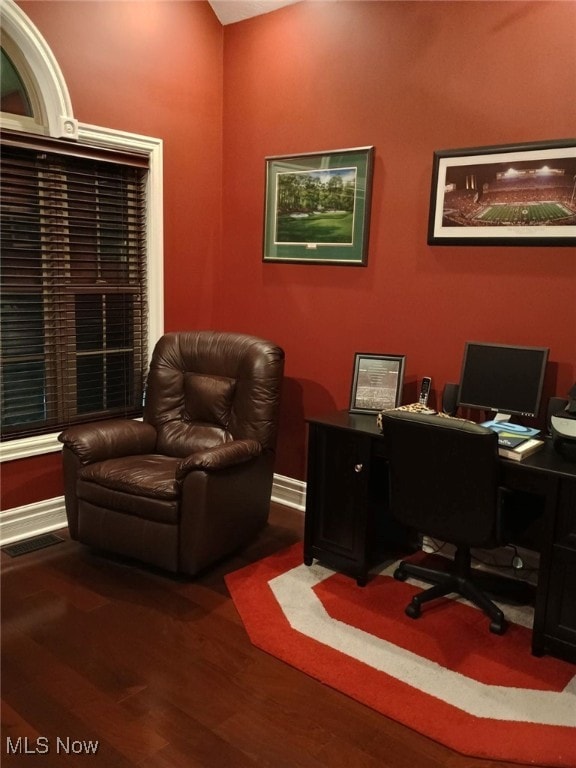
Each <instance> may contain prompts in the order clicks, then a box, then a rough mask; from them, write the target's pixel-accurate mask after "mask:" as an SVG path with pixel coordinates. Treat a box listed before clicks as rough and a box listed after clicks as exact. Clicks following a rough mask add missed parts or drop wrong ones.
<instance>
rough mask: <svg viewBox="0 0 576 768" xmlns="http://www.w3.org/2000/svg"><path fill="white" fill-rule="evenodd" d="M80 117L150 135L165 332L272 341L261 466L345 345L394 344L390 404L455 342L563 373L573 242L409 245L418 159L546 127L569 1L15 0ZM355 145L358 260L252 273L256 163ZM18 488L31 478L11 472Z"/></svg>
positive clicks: (559, 125)
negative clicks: (362, 190)
mask: <svg viewBox="0 0 576 768" xmlns="http://www.w3.org/2000/svg"><path fill="white" fill-rule="evenodd" d="M18 4H19V5H20V7H21V8H22V9H23V10H24V12H25V13H27V14H28V16H29V17H30V18H31V19H32V21H33V22H34V23H35V24H36V25H37V27H38V28H39V30H40V32H41V33H42V35H43V36H44V37H45V39H46V40H47V42H48V44H49V45H50V47H51V49H52V51H53V53H54V55H55V56H56V59H57V61H58V63H59V65H60V67H61V69H62V71H63V74H64V77H65V79H66V82H67V84H68V88H69V90H70V96H71V100H72V104H73V106H74V113H75V116H76V117H77V118H78V119H79V120H81V121H83V122H86V123H91V124H95V125H102V126H109V127H113V128H117V129H120V130H125V131H132V132H135V133H142V134H148V135H152V136H158V137H160V138H162V139H163V140H164V166H165V179H164V183H165V188H164V194H165V221H164V227H165V326H166V329H167V330H173V329H178V328H190V327H200V326H204V327H208V326H210V327H218V328H223V329H233V330H240V331H247V332H251V333H257V334H260V335H265V336H269V337H271V338H273V339H275V340H277V341H278V342H279V343H281V344H282V345H283V346H284V347H285V349H286V353H287V364H286V374H287V378H286V384H285V391H284V399H283V411H282V425H281V433H280V441H279V459H278V465H277V471H278V472H280V473H281V474H285V475H288V476H291V477H295V478H304V477H305V445H306V442H305V436H306V431H305V421H304V417H305V416H307V415H312V414H314V413H317V412H320V411H323V410H329V409H331V408H334V407H338V408H345V407H346V406H347V404H348V397H349V391H350V379H351V372H352V360H353V356H354V352H357V351H363V352H384V353H386V352H389V353H403V354H406V355H407V381H408V386H407V388H406V397H407V398H410V397H411V396H413V395H414V392H415V388H414V387H415V385H414V386H413V387H412V389H410V382H415V380H416V379H419V378H420V377H421V376H423V375H431V376H432V377H433V379H434V387H435V388H436V389H437V390H441V388H442V386H443V384H444V382H446V381H454V380H455V379H456V378H457V377H458V372H459V366H460V359H461V354H462V348H463V343H464V340H465V339H467V338H475V339H481V340H494V341H501V342H510V343H527V344H528V343H529V344H546V345H549V346H550V348H551V359H552V361H553V362H554V363H556V366H552V372H553V373H554V376H555V379H556V381H555V382H553V381H551V382H549V383H548V390H549V392H548V394H552V393H553V392H557V393H558V394H563V393H565V392H566V390H567V389H568V387H569V386H570V385H571V384H572V383H573V382H574V380H575V379H576V372H575V362H576V301H575V299H576V254H575V253H574V251H573V249H567V248H564V249H561V248H526V247H522V248H521V247H512V248H496V247H466V248H461V247H455V246H452V247H430V246H427V245H426V227H427V217H428V199H429V187H430V171H431V160H432V152H433V150H434V149H442V148H452V147H469V146H478V145H491V144H503V143H511V142H517V141H533V140H534V141H536V140H545V139H551V138H564V137H567V136H570V135H573V133H574V126H575V125H576V102H575V100H574V88H575V85H576V54H575V51H574V44H573V42H574V31H575V29H576V5H575V4H573V3H570V2H550V3H547V2H490V3H487V2H473V1H468V0H463V1H462V2H435V1H434V0H427V2H389V1H387V2H319V1H315V2H302V3H298V4H296V5H294V6H290V7H287V8H284V9H281V10H279V11H276V12H274V13H269V14H266V15H264V16H260V17H257V18H255V19H249V20H247V21H244V22H241V23H239V24H235V25H230V26H227V27H225V28H224V29H222V27H221V26H220V24H219V22H218V21H217V19H216V18H215V17H214V15H213V13H212V10H211V9H210V7H209V6H208V4H207V3H205V2H180V1H176V0H175V1H174V2H170V1H166V0H164V1H162V0H160V1H159V2H152V1H151V0H145V1H143V2H137V1H134V2H130V3H126V2H122V1H120V2H114V1H113V0H107V1H106V2H100V1H99V0H94V2H79V1H78V0H77V1H76V2H73V3H72V2H53V1H52V0H44V1H43V2H24V1H21V2H19V3H18ZM369 144H370V145H374V146H375V152H376V155H375V172H374V188H373V202H372V217H371V237H370V247H369V257H368V266H367V267H366V268H357V267H332V266H305V265H295V264H291V265H282V264H263V263H262V261H261V251H262V246H261V243H262V223H263V205H264V158H265V157H266V156H269V155H276V154H289V153H294V154H300V153H302V152H308V151H322V150H330V149H338V148H344V147H355V146H364V145H369ZM30 478H32V480H33V482H30ZM2 486H3V493H4V499H3V503H2V506H3V507H4V508H8V507H13V506H18V505H20V504H26V503H31V502H33V501H36V500H40V499H43V498H50V497H52V496H56V495H59V494H60V493H61V482H60V477H59V461H58V457H57V455H52V456H49V457H47V458H46V459H29V460H21V461H16V462H11V463H9V464H5V465H4V467H3V483H2Z"/></svg>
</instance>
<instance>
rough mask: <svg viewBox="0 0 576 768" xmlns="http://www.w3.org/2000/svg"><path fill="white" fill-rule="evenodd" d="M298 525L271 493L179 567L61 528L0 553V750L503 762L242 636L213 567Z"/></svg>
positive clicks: (286, 761)
mask: <svg viewBox="0 0 576 768" xmlns="http://www.w3.org/2000/svg"><path fill="white" fill-rule="evenodd" d="M302 527H303V516H302V515H301V514H300V513H298V512H296V511H294V510H291V509H289V508H286V507H282V506H279V505H274V504H273V505H272V509H271V515H270V524H269V526H268V527H267V529H266V530H265V531H264V532H263V533H262V535H261V536H260V538H259V539H258V540H257V541H255V542H254V543H253V545H251V546H250V547H248V548H247V549H246V550H244V551H243V552H241V553H240V554H238V555H237V556H236V557H233V558H230V559H228V560H227V561H226V562H225V563H222V564H221V565H220V566H219V567H217V568H214V569H212V570H210V572H209V573H206V574H204V575H203V576H201V577H200V578H198V579H195V580H193V581H191V580H186V579H181V578H174V577H172V576H169V575H166V574H165V573H161V572H158V571H154V570H151V569H147V568H144V567H139V566H136V565H135V564H134V563H128V562H126V561H122V560H120V559H116V558H112V557H110V556H105V555H102V554H99V553H95V552H92V551H91V550H89V549H88V548H86V547H84V546H82V545H80V544H77V543H76V542H72V541H70V540H69V539H68V538H67V535H66V532H59V533H60V534H61V535H63V536H65V537H66V541H65V542H64V543H61V544H57V545H55V546H52V547H48V548H46V549H43V550H39V551H37V552H32V553H29V554H27V555H23V556H21V557H17V558H10V557H9V556H8V555H7V554H5V553H2V554H1V560H0V563H1V567H2V743H1V751H0V762H1V764H2V766H5V768H12V766H15V767H17V768H26V766H36V765H37V766H42V768H52V767H54V768H66V766H70V768H84V766H92V767H93V768H96V766H99V767H101V768H130V767H131V768H134V766H138V767H139V768H195V767H196V766H198V767H199V768H200V767H201V768H252V767H253V766H270V768H300V767H302V768H321V767H322V766H328V767H329V768H496V766H498V767H499V768H504V766H510V768H511V764H509V763H497V762H491V761H486V760H478V759H473V758H469V757H464V756H462V755H459V754H456V753H454V752H452V751H450V750H448V749H446V748H445V747H443V746H441V745H440V744H437V743H436V742H434V741H431V740H429V739H427V738H425V737H423V736H420V735H419V734H417V733H415V732H413V731H411V730H410V729H408V728H405V727H404V726H401V725H399V724H398V723H395V722H394V721H392V720H388V719H386V718H385V717H382V716H381V715H379V714H377V713H376V712H374V711H372V710H371V709H369V708H367V707H365V706H363V705H362V704H359V703H358V702H356V701H354V700H352V699H350V698H348V697H347V696H344V695H343V694H340V693H338V692H337V691H334V690H332V689H330V688H328V687H326V686H324V685H322V684H321V683H319V682H316V681H315V680H313V679H311V678H310V677H307V676H306V675H304V674H302V673H301V672H298V671H297V670H294V669H292V668H291V667H289V666H288V665H286V664H284V663H283V662H281V661H278V660H277V659H275V658H273V657H271V656H269V655H268V654H266V653H264V652H262V651H260V650H258V649H257V648H254V647H253V646H252V645H251V643H250V641H249V639H248V637H247V635H246V632H245V630H244V628H243V625H242V623H241V621H240V619H239V617H238V614H237V613H236V609H235V608H234V605H233V603H232V601H231V599H230V597H229V595H228V592H227V589H226V586H225V584H224V579H223V576H224V574H225V573H227V572H230V571H233V570H236V569H238V568H240V567H242V566H243V565H245V564H247V563H249V562H253V561H255V560H257V559H259V558H261V557H264V556H265V555H268V554H271V553H272V552H274V551H276V550H279V549H281V548H283V547H285V546H287V545H289V544H291V543H293V542H295V541H298V540H299V539H301V537H302ZM95 742H98V747H97V751H96V752H95V753H92V751H91V750H92V749H94V747H95V746H96V745H95ZM34 750H36V751H34ZM515 768H518V765H517V764H516V765H515ZM532 768H534V766H532Z"/></svg>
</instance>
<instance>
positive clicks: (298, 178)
mask: <svg viewBox="0 0 576 768" xmlns="http://www.w3.org/2000/svg"><path fill="white" fill-rule="evenodd" d="M373 153H374V147H357V148H355V149H339V150H333V151H330V152H311V153H307V154H304V155H281V156H276V157H267V158H266V200H265V211H264V261H266V262H273V261H275V262H295V263H307V264H339V265H343V266H366V262H367V256H368V229H369V223H370V198H371V192H372V163H373Z"/></svg>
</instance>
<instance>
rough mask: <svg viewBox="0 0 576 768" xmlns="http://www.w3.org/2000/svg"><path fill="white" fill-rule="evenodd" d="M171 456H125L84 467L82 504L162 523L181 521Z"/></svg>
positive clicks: (175, 463)
mask: <svg viewBox="0 0 576 768" xmlns="http://www.w3.org/2000/svg"><path fill="white" fill-rule="evenodd" d="M178 463H179V459H176V458H173V457H171V456H160V455H148V456H125V457H123V458H121V459H107V460H106V461H100V462H97V463H96V464H90V465H89V466H87V467H84V468H83V469H82V470H81V471H80V473H79V475H78V483H77V494H78V500H79V502H80V506H81V508H82V509H84V508H85V507H84V503H85V502H87V503H88V504H90V505H91V507H92V508H98V509H100V510H106V509H108V510H115V511H117V512H120V513H123V514H125V515H131V516H133V517H140V518H143V519H145V520H154V521H156V522H161V523H171V524H176V523H177V522H178V503H179V499H180V490H179V486H178V484H177V483H176V479H175V475H176V467H177V466H178Z"/></svg>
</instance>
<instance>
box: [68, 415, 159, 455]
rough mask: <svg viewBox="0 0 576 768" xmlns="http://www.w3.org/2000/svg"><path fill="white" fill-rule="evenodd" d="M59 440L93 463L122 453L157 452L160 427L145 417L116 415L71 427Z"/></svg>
mask: <svg viewBox="0 0 576 768" xmlns="http://www.w3.org/2000/svg"><path fill="white" fill-rule="evenodd" d="M58 440H60V442H61V443H64V445H65V446H66V447H67V448H69V449H70V450H71V451H72V452H73V453H74V454H75V455H76V456H77V457H78V459H79V460H80V462H81V463H82V464H92V463H93V462H95V461H102V460H104V459H114V458H118V457H120V456H134V455H137V454H144V453H154V450H155V447H156V430H155V429H154V427H153V426H152V425H151V424H146V423H144V422H142V421H131V420H130V419H114V420H112V421H100V422H93V423H91V424H79V425H78V426H75V427H68V429H65V430H64V432H62V433H61V434H60V435H58Z"/></svg>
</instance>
